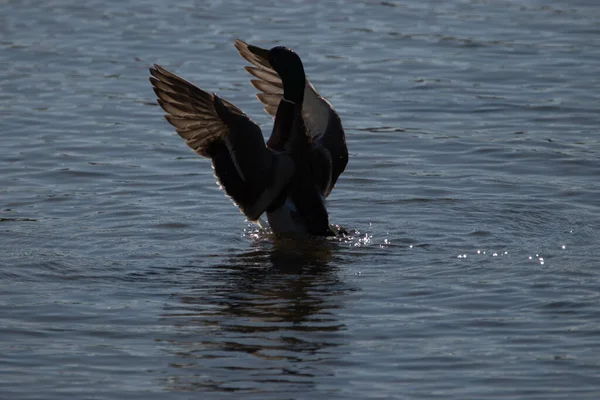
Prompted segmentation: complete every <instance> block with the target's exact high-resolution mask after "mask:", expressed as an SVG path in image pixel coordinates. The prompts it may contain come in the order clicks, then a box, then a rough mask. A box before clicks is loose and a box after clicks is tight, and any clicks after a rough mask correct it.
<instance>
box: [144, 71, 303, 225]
mask: <svg viewBox="0 0 600 400" xmlns="http://www.w3.org/2000/svg"><path fill="white" fill-rule="evenodd" d="M150 74H151V75H152V76H151V77H150V82H151V83H152V86H153V88H154V92H155V93H156V96H157V98H158V100H157V101H158V104H159V105H160V106H161V107H162V109H163V110H164V111H165V112H166V113H167V114H166V115H165V118H166V120H167V121H168V122H169V123H170V124H171V125H173V126H174V127H175V130H176V131H177V133H178V134H179V136H181V137H182V138H183V139H185V143H186V144H187V145H188V146H189V147H191V148H192V149H193V150H194V151H195V152H196V153H198V154H199V155H201V156H204V157H209V158H211V159H212V162H213V168H214V170H215V175H216V177H217V180H218V182H219V184H220V185H221V187H222V188H223V189H224V190H225V192H226V193H227V194H228V195H229V196H230V197H231V198H232V199H233V201H234V202H235V203H236V204H237V205H238V207H239V208H240V210H241V211H242V212H243V213H244V214H245V215H246V217H247V218H248V219H249V220H252V221H254V220H257V219H258V218H259V217H260V215H261V214H262V213H263V212H264V211H265V210H266V209H267V208H268V207H269V206H270V205H271V204H272V203H273V201H275V199H276V198H277V197H278V196H280V194H281V191H282V190H284V189H285V187H286V186H287V185H288V184H289V181H290V180H291V178H292V176H293V173H294V166H293V162H292V160H291V158H290V157H289V156H286V155H281V154H275V153H273V152H271V151H270V150H269V149H268V148H267V147H266V145H265V141H264V138H263V136H262V132H261V130H260V128H259V127H258V125H256V124H255V123H254V122H253V121H252V120H251V119H250V118H248V116H246V114H244V113H243V112H242V111H241V110H240V109H239V108H238V107H236V106H235V105H233V104H232V103H230V102H228V101H227V100H224V99H221V98H220V97H218V96H216V95H214V94H209V93H207V92H205V91H204V90H202V89H200V88H198V87H197V86H195V85H194V84H192V83H190V82H188V81H186V80H185V79H183V78H181V77H179V76H177V75H175V74H173V73H172V72H169V71H167V70H166V69H164V68H162V67H161V66H159V65H156V64H155V65H154V68H150Z"/></svg>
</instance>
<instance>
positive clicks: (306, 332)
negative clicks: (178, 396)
mask: <svg viewBox="0 0 600 400" xmlns="http://www.w3.org/2000/svg"><path fill="white" fill-rule="evenodd" d="M336 245H337V244H336V243H335V242H332V241H330V240H327V239H323V238H316V239H314V240H307V239H306V238H304V239H303V240H294V239H277V240H269V241H263V242H256V243H255V245H254V248H253V249H252V250H251V251H248V252H244V253H241V254H234V255H232V256H230V257H228V258H227V259H226V262H224V263H221V264H220V265H217V266H214V267H210V269H209V271H202V276H203V278H204V281H203V282H201V283H198V284H196V285H195V286H194V287H190V288H189V290H187V291H186V292H185V293H181V294H179V295H177V297H178V299H179V300H180V301H181V305H180V306H176V307H174V308H175V309H172V310H169V311H168V312H167V313H166V314H165V318H166V319H170V320H171V322H173V323H174V324H175V325H176V327H177V328H178V329H177V332H178V336H177V337H173V338H172V339H171V340H169V343H170V344H171V345H172V346H173V347H172V348H171V350H172V351H173V353H174V354H175V355H176V357H177V361H176V362H174V363H172V364H171V367H174V368H175V369H173V368H172V369H170V370H169V374H170V375H171V376H170V377H169V378H168V379H167V380H166V386H167V388H168V389H170V390H187V391H189V390H198V391H205V390H212V391H217V392H220V391H227V392H230V391H242V392H246V391H248V392H255V391H260V392H261V393H262V392H265V391H266V392H276V393H283V392H286V393H290V391H292V392H293V391H294V390H296V389H297V390H298V391H299V392H302V391H304V390H306V389H307V385H308V386H313V385H315V383H316V382H315V379H313V378H315V377H316V376H318V377H319V379H320V380H321V379H322V378H323V377H324V376H326V375H328V374H330V373H331V372H330V371H329V369H327V368H326V365H327V364H328V362H329V361H330V360H331V359H334V358H336V350H335V349H336V347H338V346H339V345H341V344H342V338H341V336H342V333H341V332H340V331H342V330H344V328H345V326H344V324H343V323H342V322H340V321H339V319H338V310H339V309H340V308H342V307H343V303H344V297H345V295H346V293H347V292H348V290H349V288H348V286H347V285H346V284H344V282H342V281H341V280H340V279H339V277H338V275H337V269H336V267H334V266H332V264H335V263H334V262H332V261H334V260H335V252H336ZM207 275H208V276H207Z"/></svg>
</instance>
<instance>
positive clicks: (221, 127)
mask: <svg viewBox="0 0 600 400" xmlns="http://www.w3.org/2000/svg"><path fill="white" fill-rule="evenodd" d="M235 46H236V48H237V49H238V51H239V52H240V54H241V55H242V57H244V58H245V59H246V60H248V61H249V62H250V63H252V64H254V66H252V67H250V66H248V67H246V70H247V71H248V72H249V73H251V74H252V75H253V76H255V77H256V78H258V79H257V80H252V81H251V82H252V84H253V85H254V86H255V87H256V88H257V89H258V90H260V91H261V93H259V94H258V95H257V97H258V98H259V100H260V101H261V102H263V103H264V105H265V110H266V112H267V113H269V114H270V115H272V116H274V117H275V122H274V126H273V132H272V133H271V137H270V138H269V140H268V141H267V143H266V145H265V141H264V138H263V135H262V132H261V130H260V128H259V127H258V125H257V124H256V123H254V122H253V121H252V120H251V119H250V118H248V116H247V115H246V114H244V113H243V112H242V111H241V110H240V109H239V108H237V107H236V106H235V105H233V104H231V103H230V102H228V101H227V100H225V99H222V98H220V97H219V96H217V95H216V94H209V93H207V92H205V91H204V90H202V89H200V88H198V87H197V86H195V85H193V84H192V83H190V82H188V81H186V80H184V79H182V78H180V77H179V76H177V75H175V74H173V73H171V72H169V71H167V70H166V69H164V68H162V67H161V66H159V65H156V64H155V65H154V68H150V73H151V74H152V76H151V77H150V82H151V83H152V85H153V86H154V92H155V93H156V95H157V96H158V104H159V105H160V106H161V107H162V108H163V110H165V112H166V113H167V114H166V115H165V118H166V119H167V121H169V123H171V125H173V126H174V127H175V128H176V130H177V133H178V134H179V136H181V137H182V138H183V139H185V142H186V143H187V145H188V146H190V147H191V148H192V149H194V151H195V152H196V153H198V154H200V155H201V156H204V157H210V158H211V159H212V165H213V168H214V171H215V176H216V177H217V180H218V182H219V183H220V185H221V187H222V188H223V189H224V190H225V192H226V193H227V194H228V195H229V196H230V197H231V198H232V199H233V201H234V202H235V203H236V204H237V206H238V207H239V208H240V210H241V211H242V213H243V214H244V215H245V216H246V217H247V218H248V219H249V220H250V221H257V220H258V218H259V217H260V216H261V215H262V214H263V213H264V212H266V213H267V218H268V221H269V224H270V226H271V229H272V230H273V232H274V233H276V234H279V233H282V234H299V233H301V234H310V235H320V236H330V235H333V234H335V233H334V230H333V229H332V228H331V227H330V225H329V218H328V214H327V209H326V208H325V202H324V199H325V197H327V196H328V195H329V193H330V192H331V189H332V188H333V186H334V185H335V182H336V181H337V178H338V177H339V175H340V174H341V173H342V172H343V171H344V169H345V167H346V164H347V162H348V150H347V148H346V140H345V135H344V130H343V128H342V124H341V120H340V118H339V116H338V114H337V113H336V112H335V110H334V109H333V107H331V105H330V104H329V103H328V102H327V101H326V100H325V99H323V98H322V97H321V96H320V95H319V94H318V93H317V91H316V90H315V88H314V87H313V86H312V85H311V84H310V82H309V81H308V80H307V79H306V76H305V74H304V67H303V65H302V61H301V60H300V57H299V56H298V55H297V54H296V53H295V52H293V51H292V50H290V49H288V48H286V47H281V46H278V47H274V48H272V49H271V50H265V49H261V48H260V47H256V46H252V45H249V44H247V43H245V42H243V41H241V40H236V41H235Z"/></svg>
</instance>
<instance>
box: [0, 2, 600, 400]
mask: <svg viewBox="0 0 600 400" xmlns="http://www.w3.org/2000/svg"><path fill="white" fill-rule="evenodd" d="M0 15H1V17H0V49H1V50H0V65H1V66H2V68H1V70H2V76H1V78H0V132H1V134H2V142H1V143H2V144H1V146H0V397H1V398H3V399H65V398H73V399H123V398H128V399H191V398H202V399H206V398H215V399H221V398H249V399H250V398H251V399H284V398H286V399H292V398H302V399H304V398H311V399H330V398H339V399H365V398H381V399H383V398H405V399H412V398H431V399H433V398H443V399H467V398H477V399H484V398H485V399H497V398H530V399H533V398H535V399H567V398H569V399H571V398H577V399H596V398H598V395H599V394H600V294H599V293H600V262H599V261H598V255H599V252H598V250H599V248H600V246H599V243H600V234H599V232H600V216H599V214H600V184H599V183H600V136H599V134H598V129H599V128H598V127H599V126H600V113H599V111H600V78H599V76H600V75H599V71H600V39H599V38H600V27H599V25H598V21H599V20H600V6H598V5H597V3H596V2H594V1H548V2H538V1H533V0H531V1H447V2H437V1H406V2H396V1H383V2H380V1H367V2H363V3H358V2H350V1H347V2H343V1H340V2H322V3H318V4H317V2H295V3H288V2H281V1H278V2H277V1H273V2H268V1H260V2H253V3H252V4H250V3H249V2H244V1H239V2H221V1H212V2H201V1H197V2H194V1H186V2H159V1H146V2H142V1H139V2H121V1H119V2H117V1H82V2H72V1H54V0H50V1H46V2H33V1H3V2H0ZM236 37H239V38H241V39H243V40H246V41H248V42H251V43H256V44H257V45H260V46H263V47H270V46H272V45H275V44H284V45H287V46H290V47H293V48H294V49H296V50H297V51H298V53H299V54H300V55H301V56H302V57H303V59H304V61H305V66H306V70H307V72H308V74H309V76H310V78H311V80H312V81H313V83H314V84H315V86H316V87H317V88H318V89H319V91H320V92H321V93H322V94H323V95H325V96H326V97H327V98H328V99H329V100H330V101H331V102H332V103H333V104H334V106H335V107H336V109H337V110H338V111H339V113H340V114H341V116H342V119H343V122H344V126H345V128H346V131H347V136H348V145H349V148H350V157H351V159H350V163H349V165H348V169H347V170H346V172H345V174H344V175H342V178H341V179H340V181H339V183H338V185H337V186H336V189H335V190H334V192H333V194H332V195H331V197H330V199H329V210H330V214H331V219H332V221H333V222H335V223H338V224H341V225H343V226H345V227H347V228H349V229H351V230H353V232H354V233H353V235H352V236H351V237H350V238H348V239H345V240H332V241H318V240H306V241H300V242H298V241H275V240H274V239H273V238H271V237H270V236H269V235H267V234H265V233H262V232H259V231H258V230H257V229H256V228H255V227H253V226H250V225H248V224H247V223H246V222H244V219H243V217H242V216H241V214H240V213H239V212H238V211H237V209H236V208H235V207H234V206H232V205H231V203H230V201H229V200H228V199H227V198H225V196H224V195H223V194H222V192H220V191H219V189H218V187H217V185H216V184H215V182H214V178H213V176H212V171H211V168H210V164H209V162H208V161H207V160H204V159H201V158H200V157H198V156H196V155H195V154H193V152H192V151H191V150H189V149H188V148H187V147H186V146H185V145H184V143H183V142H182V141H181V140H180V139H179V138H178V137H177V136H176V135H175V133H174V132H173V130H172V129H171V128H170V127H169V126H168V125H167V124H166V122H164V120H163V119H162V117H161V114H162V113H161V110H159V108H158V107H157V106H156V105H155V103H154V94H153V93H152V91H151V88H150V85H149V83H148V80H147V77H148V72H147V68H148V67H149V66H150V65H151V64H152V63H154V62H158V63H160V64H162V65H164V66H165V67H167V68H169V69H171V70H173V71H175V72H177V73H179V74H181V75H183V76H185V77H187V78H189V79H190V80H192V81H194V82H196V83H197V84H199V85H200V86H201V87H203V88H205V89H207V90H209V91H217V92H218V93H219V94H221V95H222V96H224V97H225V98H227V99H229V100H231V101H232V102H234V103H235V104H237V105H238V106H240V107H241V108H242V109H244V110H245V111H246V112H247V113H248V114H250V115H251V116H252V117H253V118H254V119H255V120H256V121H257V122H258V123H259V124H261V125H262V127H263V131H264V132H269V130H270V129H271V121H270V119H269V118H268V117H267V116H266V114H264V113H263V112H262V110H261V105H260V103H259V102H258V101H257V100H256V99H255V98H254V93H255V91H254V89H253V88H252V87H251V86H250V84H249V82H248V79H249V76H248V75H247V74H246V72H245V71H244V70H243V68H242V67H243V65H244V62H243V60H242V59H241V58H240V57H239V56H238V55H237V52H236V51H235V49H234V47H233V39H234V38H236Z"/></svg>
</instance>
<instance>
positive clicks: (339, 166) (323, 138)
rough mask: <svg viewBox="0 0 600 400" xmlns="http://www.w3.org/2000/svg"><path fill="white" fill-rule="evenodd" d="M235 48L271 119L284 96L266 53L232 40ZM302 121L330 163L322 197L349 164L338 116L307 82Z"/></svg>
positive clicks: (329, 190)
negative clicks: (328, 176) (246, 62)
mask: <svg viewBox="0 0 600 400" xmlns="http://www.w3.org/2000/svg"><path fill="white" fill-rule="evenodd" d="M235 47H236V49H237V50H238V52H239V53H240V55H241V56H242V57H243V58H244V59H246V60H247V61H248V62H250V63H251V64H253V66H247V67H245V69H246V71H248V72H249V73H250V74H251V75H252V76H254V77H255V78H258V79H252V80H251V81H250V82H251V83H252V85H253V86H254V87H255V88H256V89H258V90H259V93H258V94H257V95H256V97H258V99H259V100H260V101H261V102H262V103H263V104H264V105H265V111H266V112H267V113H268V114H269V115H271V116H273V117H274V116H275V113H276V112H277V107H278V106H279V102H280V101H281V98H282V96H283V84H282V83H281V78H280V77H279V75H278V74H277V72H276V71H275V70H274V69H273V68H272V67H271V65H270V64H269V59H268V50H266V49H262V48H260V47H257V46H253V45H251V44H248V43H246V42H244V41H242V40H239V39H236V40H235ZM302 117H303V119H304V124H305V125H306V128H307V130H308V132H309V133H310V136H311V137H312V140H313V143H315V144H316V145H317V147H319V146H321V147H322V151H323V153H326V154H324V156H325V157H326V158H328V159H330V160H331V174H330V179H327V181H323V182H320V183H321V184H320V186H321V187H322V188H323V190H322V194H323V195H324V196H328V195H329V193H330V192H331V189H333V186H334V185H335V182H336V181H337V178H338V177H339V175H340V174H341V173H342V172H343V171H344V169H345V168H346V164H347V163H348V148H347V147H346V136H345V134H344V128H343V127H342V121H341V120H340V117H339V115H338V114H337V112H336V111H335V110H334V109H333V107H332V106H331V104H329V102H328V101H327V100H325V99H324V98H323V97H321V96H320V95H319V93H318V92H317V90H316V89H315V88H314V86H313V85H312V84H311V83H310V81H309V80H308V79H307V80H306V85H305V87H304V101H303V103H302Z"/></svg>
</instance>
